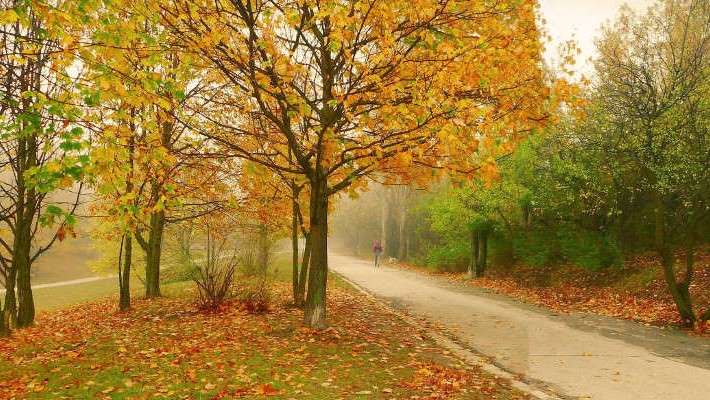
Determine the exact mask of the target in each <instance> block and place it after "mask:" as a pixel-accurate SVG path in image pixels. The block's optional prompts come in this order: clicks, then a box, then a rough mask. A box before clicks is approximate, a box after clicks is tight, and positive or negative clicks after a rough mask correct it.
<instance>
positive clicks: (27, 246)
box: [12, 135, 37, 328]
mask: <svg viewBox="0 0 710 400" xmlns="http://www.w3.org/2000/svg"><path fill="white" fill-rule="evenodd" d="M19 142H20V143H18V145H19V146H18V153H17V155H18V164H20V165H19V168H18V172H17V173H18V185H17V189H18V193H17V194H18V197H17V200H18V202H17V209H16V214H17V217H16V220H15V232H14V233H15V235H14V241H13V254H12V263H13V266H14V269H15V271H16V272H17V282H16V285H17V327H18V328H24V327H28V326H31V325H32V324H33V323H34V319H35V305H34V298H33V296H32V283H31V278H30V268H31V266H32V261H31V256H30V252H31V250H32V221H33V220H34V217H35V211H36V202H37V193H36V191H35V189H34V188H28V187H27V186H26V182H25V179H24V173H25V172H26V171H28V170H30V169H32V168H34V167H35V166H37V138H36V137H35V136H34V135H30V136H29V137H27V138H21V139H20V140H19Z"/></svg>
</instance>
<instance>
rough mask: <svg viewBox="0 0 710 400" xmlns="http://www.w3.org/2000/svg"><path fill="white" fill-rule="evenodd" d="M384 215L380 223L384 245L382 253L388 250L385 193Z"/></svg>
mask: <svg viewBox="0 0 710 400" xmlns="http://www.w3.org/2000/svg"><path fill="white" fill-rule="evenodd" d="M382 197H383V198H382V210H381V211H382V215H381V218H380V219H381V221H380V222H381V224H380V244H381V245H382V255H383V256H384V255H385V252H387V197H386V196H385V195H384V194H383V196H382Z"/></svg>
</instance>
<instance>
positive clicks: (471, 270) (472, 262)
mask: <svg viewBox="0 0 710 400" xmlns="http://www.w3.org/2000/svg"><path fill="white" fill-rule="evenodd" d="M470 235H471V237H470V242H471V243H470V245H471V254H470V259H469V261H468V277H469V278H473V277H474V276H477V274H478V250H479V246H478V242H479V240H478V231H476V230H475V229H471V231H470Z"/></svg>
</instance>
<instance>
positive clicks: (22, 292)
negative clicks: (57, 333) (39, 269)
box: [13, 224, 35, 328]
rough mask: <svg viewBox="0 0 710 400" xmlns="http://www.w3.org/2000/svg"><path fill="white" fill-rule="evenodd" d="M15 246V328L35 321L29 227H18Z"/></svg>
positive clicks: (29, 324)
mask: <svg viewBox="0 0 710 400" xmlns="http://www.w3.org/2000/svg"><path fill="white" fill-rule="evenodd" d="M17 228H18V231H17V232H16V233H15V238H16V239H17V246H16V247H15V254H14V255H13V263H14V264H15V268H16V269H17V327H18V328H25V327H28V326H31V325H32V323H33V322H34V319H35V304H34V298H33V297H32V283H31V281H30V267H31V265H32V264H31V262H30V242H31V239H30V226H29V224H27V226H18V227H17Z"/></svg>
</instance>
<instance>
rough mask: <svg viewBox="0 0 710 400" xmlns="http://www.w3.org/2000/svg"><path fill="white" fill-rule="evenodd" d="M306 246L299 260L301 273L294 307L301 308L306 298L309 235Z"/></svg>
mask: <svg viewBox="0 0 710 400" xmlns="http://www.w3.org/2000/svg"><path fill="white" fill-rule="evenodd" d="M305 236H306V244H305V246H304V248H303V259H302V260H301V271H300V276H299V278H298V291H297V293H296V306H297V307H303V305H304V304H305V298H306V282H308V269H309V264H310V260H311V234H310V233H307V234H306V235H305Z"/></svg>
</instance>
